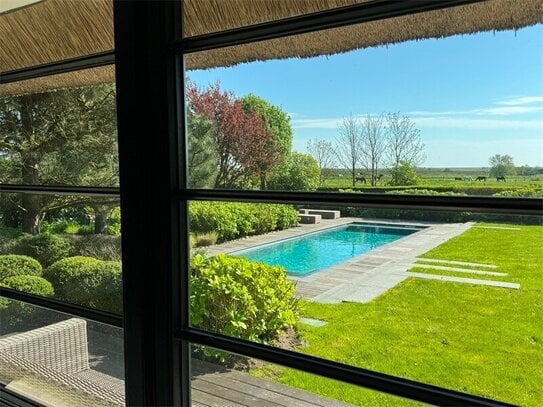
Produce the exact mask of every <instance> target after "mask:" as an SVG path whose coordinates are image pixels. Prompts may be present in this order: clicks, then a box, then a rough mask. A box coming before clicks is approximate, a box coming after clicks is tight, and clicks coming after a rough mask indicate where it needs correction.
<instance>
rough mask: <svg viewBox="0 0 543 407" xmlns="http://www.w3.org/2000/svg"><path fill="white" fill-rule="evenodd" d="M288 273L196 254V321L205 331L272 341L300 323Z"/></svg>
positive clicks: (193, 303)
mask: <svg viewBox="0 0 543 407" xmlns="http://www.w3.org/2000/svg"><path fill="white" fill-rule="evenodd" d="M294 288H295V287H294V284H293V283H292V282H291V281H289V280H288V279H287V278H286V273H285V270H284V269H283V268H281V267H273V266H269V265H267V264H264V263H256V262H250V261H248V260H247V259H244V258H237V257H227V256H224V255H218V256H215V257H212V258H209V259H206V258H204V257H203V256H201V255H195V256H194V257H193V258H192V263H191V297H190V303H191V321H192V323H193V324H194V325H195V326H197V327H199V328H202V329H207V330H211V331H214V332H219V333H222V334H225V335H229V336H233V337H236V338H243V339H249V340H251V341H257V342H263V343H267V342H270V341H273V340H274V339H276V338H277V337H278V335H279V334H280V333H281V332H282V331H283V330H284V329H286V328H288V327H289V326H293V325H294V324H295V323H296V319H297V316H298V311H299V310H298V307H299V306H298V301H297V300H296V298H295V297H294Z"/></svg>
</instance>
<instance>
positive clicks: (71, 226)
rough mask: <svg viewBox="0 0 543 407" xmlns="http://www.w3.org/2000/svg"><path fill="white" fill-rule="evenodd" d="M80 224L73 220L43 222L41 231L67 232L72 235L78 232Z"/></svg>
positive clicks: (56, 233) (52, 232)
mask: <svg viewBox="0 0 543 407" xmlns="http://www.w3.org/2000/svg"><path fill="white" fill-rule="evenodd" d="M80 228H81V225H80V224H79V223H77V222H75V221H73V220H59V221H55V222H51V223H45V222H44V223H43V224H42V226H41V231H42V233H51V234H55V235H58V234H69V235H74V234H76V233H78V232H79V229H80Z"/></svg>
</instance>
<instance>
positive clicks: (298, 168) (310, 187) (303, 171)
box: [268, 151, 321, 191]
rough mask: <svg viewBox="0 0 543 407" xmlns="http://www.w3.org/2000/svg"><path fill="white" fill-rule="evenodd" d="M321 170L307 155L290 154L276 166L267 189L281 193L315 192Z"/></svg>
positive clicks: (315, 161)
mask: <svg viewBox="0 0 543 407" xmlns="http://www.w3.org/2000/svg"><path fill="white" fill-rule="evenodd" d="M320 177H321V170H320V168H319V164H318V162H317V160H315V159H314V158H313V157H312V156H311V155H309V154H302V153H297V152H295V151H294V152H292V153H291V154H290V156H289V157H288V159H287V160H286V161H285V162H284V163H283V164H280V165H278V166H277V167H276V168H275V169H274V170H273V172H272V174H271V176H270V179H269V181H268V188H269V189H275V190H282V191H316V190H317V188H318V187H319V185H320Z"/></svg>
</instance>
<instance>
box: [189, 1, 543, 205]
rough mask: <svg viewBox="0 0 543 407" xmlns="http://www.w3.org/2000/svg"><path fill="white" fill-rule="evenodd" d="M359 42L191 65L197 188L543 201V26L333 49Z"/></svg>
mask: <svg viewBox="0 0 543 407" xmlns="http://www.w3.org/2000/svg"><path fill="white" fill-rule="evenodd" d="M451 10H452V9H449V10H447V11H444V12H443V13H442V14H443V15H448V14H449V13H452V11H451ZM434 16H435V15H434ZM418 18H421V19H422V18H424V17H422V16H419V17H418ZM392 20H398V19H391V20H387V21H386V22H382V23H383V24H384V23H387V24H388V23H389V22H390V21H392ZM399 21H403V20H402V18H400V19H399ZM379 23H381V22H379ZM397 23H398V21H397ZM391 24H392V23H391ZM354 27H359V28H360V29H363V27H366V25H364V24H362V25H360V26H354ZM350 29H353V30H354V29H355V28H353V27H345V28H344V29H342V30H343V31H341V30H340V31H337V29H334V30H324V31H320V32H317V33H311V34H305V35H299V36H290V37H285V38H280V39H275V40H268V41H262V42H259V43H255V44H249V45H243V46H234V47H229V48H226V49H219V50H211V51H204V52H196V53H191V54H188V55H186V64H187V66H188V67H189V68H190V67H195V68H200V67H201V68H203V69H192V70H189V71H187V77H188V79H189V81H188V86H187V92H186V98H187V101H188V111H187V113H186V114H187V117H188V132H187V133H188V144H189V153H190V154H189V155H190V157H191V158H192V161H191V160H189V184H190V186H191V187H197V188H221V189H248V190H289V191H316V190H320V191H332V192H335V191H342V192H353V193H366V192H369V193H389V194H419V195H420V194H422V195H453V196H468V195H469V196H471V195H484V196H496V197H541V196H543V161H542V157H543V149H542V144H541V134H542V126H541V123H542V117H543V116H542V112H543V109H542V98H541V96H540V94H541V92H542V91H543V81H542V77H541V74H540V72H541V70H542V68H543V65H542V60H541V57H540V55H541V46H542V40H541V39H542V38H543V25H542V24H537V25H534V26H531V27H525V28H522V29H520V30H515V31H503V32H499V33H495V34H494V33H489V32H481V33H478V34H476V35H470V36H463V37H458V36H451V37H445V38H440V39H425V40H419V41H408V40H409V38H405V39H404V41H403V42H402V41H400V40H399V39H397V40H393V41H392V42H393V44H389V45H387V47H375V48H371V47H370V48H365V49H359V50H350V49H351V48H349V50H348V51H347V52H344V51H345V50H344V49H343V48H340V46H339V45H336V47H337V48H334V45H335V44H336V40H345V38H353V36H352V33H351V35H349V31H348V30H350ZM383 31H386V30H383ZM307 35H315V36H318V37H316V38H313V40H308V38H306V37H305V36H307ZM357 38H358V37H357ZM317 39H320V41H317ZM308 43H310V44H315V47H317V48H315V47H309V46H308ZM321 44H323V45H322V46H323V47H324V46H328V47H330V49H327V50H326V54H327V55H328V53H330V54H332V55H328V56H322V55H318V50H319V49H320V48H319V47H320V46H321ZM371 45H374V44H370V46H371ZM249 46H250V47H252V48H251V49H252V51H254V54H251V53H249V54H250V55H249V54H246V53H244V52H245V51H246V50H247V47H249ZM293 49H295V50H296V51H291V50H293ZM281 50H283V51H285V50H289V52H286V51H285V52H283V53H281V52H280V51H281ZM304 52H305V53H304ZM238 54H241V55H242V57H240V60H238V61H224V60H223V58H226V57H228V56H231V55H238ZM293 54H294V55H303V56H307V58H302V59H300V58H295V57H292V55H293ZM452 55H454V58H453V57H452ZM253 60H256V61H257V62H247V63H243V64H240V63H239V62H246V61H253ZM205 61H208V62H209V65H207V66H206V65H205V64H204V62H205ZM520 61H522V62H520ZM212 62H216V63H217V65H225V66H226V67H216V68H214V67H213V66H214V65H213V63H212ZM397 67H401V69H397ZM490 72H491V74H490ZM511 72H515V78H516V80H515V81H513V82H512V81H510V80H508V78H510V75H511ZM512 95H513V96H512Z"/></svg>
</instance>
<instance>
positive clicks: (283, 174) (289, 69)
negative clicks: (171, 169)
mask: <svg viewBox="0 0 543 407" xmlns="http://www.w3.org/2000/svg"><path fill="white" fill-rule="evenodd" d="M479 7H480V6H479V5H473V6H466V7H465V8H460V9H450V10H442V11H439V12H435V11H431V12H428V13H420V14H416V15H410V16H401V17H395V18H391V19H386V20H383V21H381V20H377V21H372V22H370V23H364V24H355V25H349V26H345V27H340V28H333V29H330V30H324V31H314V32H310V33H304V34H299V35H294V36H279V37H278V38H273V39H269V40H265V41H255V42H249V41H247V42H243V43H242V44H237V43H236V41H238V40H239V38H237V37H235V34H233V33H232V32H225V33H224V37H225V43H224V44H222V45H224V46H222V47H221V46H213V45H211V43H212V42H211V40H210V43H209V44H205V40H202V44H205V46H203V48H206V47H209V48H210V49H205V50H203V51H198V52H188V53H187V54H185V55H184V65H185V66H186V68H187V70H186V71H185V72H184V78H185V82H184V83H185V98H186V114H185V128H186V142H187V145H188V148H187V154H188V155H187V160H186V163H183V164H184V165H185V166H186V168H187V173H188V175H187V184H188V188H187V189H184V190H183V192H184V193H185V194H186V195H188V196H189V197H190V198H191V200H190V201H188V210H187V216H188V221H189V230H188V233H189V245H190V252H191V258H190V267H189V275H190V287H189V291H190V322H191V324H192V326H193V327H194V328H197V329H199V330H204V331H207V332H208V335H209V336H211V337H216V334H220V335H226V336H228V337H231V338H238V339H242V340H245V341H250V342H255V343H259V344H265V345H267V346H269V347H271V348H273V349H274V351H275V350H276V349H280V350H289V351H292V350H293V351H295V352H299V353H301V354H304V355H310V356H314V357H318V358H322V359H325V360H328V361H331V362H340V363H342V364H344V365H348V366H352V367H356V368H362V369H369V370H371V371H374V372H379V373H384V374H388V375H391V376H394V377H396V378H403V379H409V380H415V381H417V382H419V383H426V384H431V385H437V386H440V387H443V388H447V389H451V390H454V391H459V392H465V393H469V394H473V395H477V396H482V397H486V398H489V399H496V400H502V401H504V402H508V403H513V404H531V403H533V402H534V400H539V399H541V397H542V396H541V394H540V391H539V390H538V385H537V383H538V381H537V380H535V381H532V380H531V378H533V375H534V374H535V375H537V373H535V371H536V370H537V365H538V363H539V362H538V363H532V362H533V361H534V359H533V358H534V357H535V358H536V359H538V360H540V358H539V357H538V356H535V354H536V353H537V350H536V348H537V344H536V342H537V339H534V338H538V337H539V335H540V333H541V330H540V329H539V328H538V326H537V325H538V324H537V321H536V319H534V318H533V317H534V315H535V311H536V308H537V306H536V304H535V303H534V300H535V296H536V293H537V291H538V290H539V289H540V287H539V283H537V282H536V281H539V280H540V279H541V273H542V272H543V265H542V263H541V259H540V258H541V249H540V248H539V247H540V246H541V244H543V229H542V226H541V224H542V217H541V212H540V211H534V212H532V215H528V216H522V215H518V214H515V213H514V212H515V206H516V205H517V204H526V203H528V204H530V199H531V203H533V204H536V202H540V200H537V198H541V196H543V189H542V188H543V178H542V177H541V174H540V173H541V168H542V167H543V162H542V161H541V157H542V156H543V155H542V153H543V148H542V147H543V146H542V144H541V140H542V135H543V133H542V131H543V127H542V125H541V122H542V118H543V116H542V110H541V101H542V99H541V97H540V95H541V94H542V92H543V81H542V78H541V74H540V72H541V69H542V68H543V61H542V59H541V47H542V45H543V44H542V42H541V38H542V37H541V33H542V32H541V30H542V26H541V24H536V25H533V26H530V27H526V28H522V29H520V30H504V31H503V32H502V31H500V32H489V31H487V30H481V31H482V32H479V33H475V34H471V35H466V36H458V35H450V34H452V33H451V32H450V31H449V29H448V28H446V27H445V25H446V24H447V23H445V20H444V19H443V18H444V17H445V16H450V18H451V21H452V20H454V19H456V18H458V14H455V13H458V12H461V13H468V12H471V13H476V12H477V10H480V8H479ZM460 10H461V11H460ZM514 14H515V12H514V11H511V15H512V16H513V15H514ZM466 15H467V14H465V15H464V17H466ZM469 18H472V17H469ZM425 19H428V20H427V21H425ZM430 20H432V21H434V22H435V21H441V22H442V23H443V24H444V25H443V27H442V29H440V30H437V31H436V32H434V33H431V30H430V29H429V27H428V26H427V25H426V24H427V23H428V21H430ZM415 21H416V22H417V23H418V25H416V27H418V28H413V29H414V30H415V31H416V30H417V29H420V30H421V33H419V34H414V33H413V32H412V33H411V34H413V36H412V37H410V38H408V37H409V35H408V36H407V37H404V35H406V32H405V31H403V32H402V33H398V34H397V35H396V34H394V31H395V30H398V28H399V27H406V26H407V25H409V23H413V22H415ZM191 23H192V20H188V21H187V24H188V25H189V27H190V24H191ZM449 23H450V21H449ZM411 26H413V25H411ZM385 27H386V29H385ZM422 27H426V28H422ZM254 29H255V30H254V31H255V36H256V35H257V33H258V32H259V31H258V30H259V29H260V28H258V27H256V26H255V27H254ZM285 29H286V30H289V29H291V27H290V26H288V25H287V24H285ZM427 29H428V30H427ZM434 29H435V26H434ZM380 30H382V31H380ZM422 31H424V34H423V33H422ZM247 32H248V34H247V36H250V35H251V33H250V29H247ZM384 32H386V33H387V34H384ZM356 34H358V35H359V37H357V36H356ZM362 34H363V35H362ZM411 34H410V35H411ZM240 36H241V34H240ZM216 37H217V38H216V39H215V41H217V42H220V38H219V37H220V35H218V36H216ZM442 37H444V38H442ZM230 38H231V42H232V43H235V44H236V45H230V44H229V43H228V39H230ZM356 38H357V39H356ZM360 38H363V39H360ZM379 38H380V40H379ZM421 39H422V40H421ZM357 41H358V46H355V45H354V43H355V42H357ZM186 43H187V46H188V47H189V48H190V46H191V45H192V44H193V43H191V41H190V39H188V40H187V42H186ZM347 43H349V44H350V45H347ZM194 44H195V46H197V45H198V40H195V41H194ZM384 44H386V46H382V45H384ZM353 48H361V49H355V50H353ZM189 50H190V49H189ZM299 57H302V58H299ZM521 163H522V164H521ZM306 192H312V193H315V194H314V195H315V196H316V198H312V194H306ZM504 198H509V202H510V204H509V203H508V202H507V199H504ZM519 198H521V199H519ZM522 198H529V199H527V200H523V199H522ZM380 199H381V200H380ZM477 199H481V200H482V201H484V202H485V205H488V206H486V207H487V208H489V207H492V208H493V210H490V211H484V212H482V211H481V209H484V208H483V207H479V210H477V208H476V206H477V205H478V204H475V202H476V201H477ZM372 200H373V202H375V204H373V205H368V203H371V202H372ZM379 200H380V201H379ZM521 201H522V203H521ZM470 202H471V203H474V204H475V205H474V206H471V207H470V205H469V203H470ZM353 203H355V204H353ZM464 205H466V206H464ZM424 206H426V208H424ZM440 206H441V208H442V210H439V207H440ZM417 207H418V209H417ZM421 207H422V208H421ZM462 207H464V208H466V210H462V209H461V208H462ZM183 208H185V206H183ZM443 209H447V211H444V210H443ZM184 216H185V213H184V212H183V213H182V217H184ZM522 235H524V236H522ZM528 236H531V237H528ZM526 239H528V240H529V241H530V242H534V244H525V242H526V241H527V240H526ZM520 246H523V249H522V250H521V249H520ZM527 258H531V259H532V261H528V262H526V259H527ZM530 276H531V277H530ZM521 304H524V305H521ZM524 306H525V307H526V308H525V311H520V309H522V308H523V307H524ZM512 309H515V312H514V315H515V316H514V318H513V319H512V318H511V315H510V312H511V310H512ZM512 324H514V325H516V327H517V328H515V329H510V328H511V325H512ZM506 332H507V333H506ZM528 332H533V333H532V334H528ZM204 336H205V335H204ZM199 338H201V337H199ZM513 342H514V343H515V344H516V345H515V346H513V345H512V343H513ZM214 343H215V344H216V343H217V342H214ZM224 346H225V349H231V348H229V346H230V345H229V342H227V341H225V343H224ZM240 347H241V348H242V347H243V345H240ZM248 347H249V346H248ZM512 348H514V349H515V351H514V352H512V351H511V350H512ZM193 349H194V350H193V360H194V361H198V363H200V361H204V362H211V363H222V364H223V365H224V366H226V371H228V368H229V367H230V369H231V366H235V364H236V359H235V358H232V356H231V355H230V354H228V353H225V352H224V351H221V350H217V349H215V350H213V349H211V348H208V347H206V346H201V345H198V346H196V345H195V347H194V348H193ZM247 352H248V353H249V354H251V353H250V351H249V350H247ZM262 352H263V353H264V351H262ZM270 352H272V351H270ZM242 353H243V352H242ZM513 354H514V355H515V357H519V360H518V361H517V362H514V363H511V357H513V356H512V355H513ZM252 355H254V354H252ZM194 363H196V362H194ZM308 364H309V361H308ZM518 365H523V366H525V365H526V366H527V369H526V370H525V371H520V370H519V369H517V368H516V367H515V366H518ZM505 366H510V367H511V368H510V369H507V368H506V367H505ZM245 369H246V370H247V371H249V373H250V374H252V375H258V376H263V377H264V378H265V379H266V380H269V381H270V382H272V383H277V382H279V383H282V384H288V385H290V386H294V387H298V388H301V389H304V390H305V391H308V392H310V393H318V394H321V395H323V396H325V397H329V398H334V399H336V400H337V401H338V402H345V403H352V404H355V405H373V404H375V403H378V401H377V398H376V396H375V394H373V393H368V392H367V391H366V390H364V389H362V388H359V389H358V390H357V389H352V390H349V391H345V392H337V391H335V390H336V389H328V388H327V387H326V386H322V387H321V386H320V384H317V383H315V384H314V385H311V384H310V383H312V380H309V379H308V380H304V373H295V372H293V371H290V370H288V369H286V370H285V369H270V370H267V369H264V370H262V369H261V368H259V367H254V366H251V365H250V364H249V366H248V367H246V368H245ZM527 371H529V372H531V373H529V374H527V375H526V372H527ZM502 380H505V382H502ZM512 383H518V384H519V385H518V386H513V385H512ZM513 387H514V388H513ZM325 389H326V390H325ZM197 390H198V392H197V393H196V394H195V396H196V395H197V396H201V394H200V391H199V390H200V389H197ZM225 391H226V393H225V394H233V392H231V391H228V390H225ZM194 400H197V399H196V398H195V399H194ZM389 402H390V404H392V405H404V404H406V403H409V402H407V401H400V400H394V401H392V400H390V401H389Z"/></svg>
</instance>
